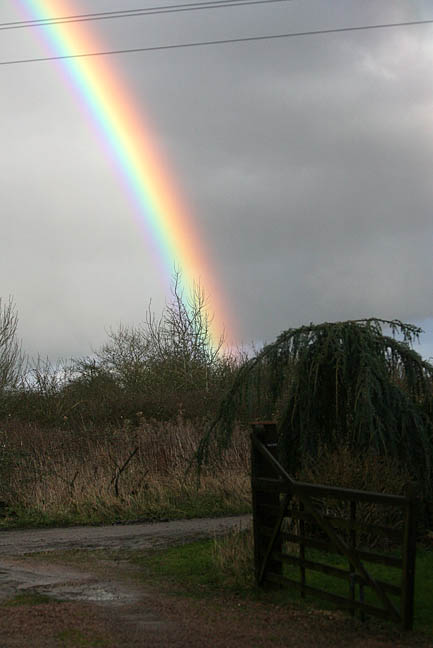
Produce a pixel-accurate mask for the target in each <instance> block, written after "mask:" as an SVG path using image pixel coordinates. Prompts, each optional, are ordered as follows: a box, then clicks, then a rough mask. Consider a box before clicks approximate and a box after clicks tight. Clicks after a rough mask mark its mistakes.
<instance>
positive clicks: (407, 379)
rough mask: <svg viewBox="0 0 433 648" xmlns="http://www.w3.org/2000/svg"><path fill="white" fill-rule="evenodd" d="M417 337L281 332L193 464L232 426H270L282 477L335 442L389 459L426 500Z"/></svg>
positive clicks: (424, 382) (354, 327) (392, 332)
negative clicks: (283, 471)
mask: <svg viewBox="0 0 433 648" xmlns="http://www.w3.org/2000/svg"><path fill="white" fill-rule="evenodd" d="M384 331H386V332H387V333H388V334H385V333H384ZM421 333H422V330H421V329H419V328H418V327H416V326H413V325H411V324H404V323H402V322H400V321H398V320H393V321H389V320H382V319H376V318H371V319H365V320H352V321H346V322H335V323H324V324H318V325H315V324H310V325H309V326H302V327H300V328H296V329H289V330H287V331H284V332H283V333H282V334H281V335H280V336H279V337H278V338H277V339H276V340H275V342H273V343H272V344H268V345H266V346H265V347H264V348H263V349H262V350H261V351H260V352H259V353H257V355H256V356H255V357H253V358H251V359H249V360H248V361H247V362H246V363H245V364H244V365H243V366H242V367H241V368H240V370H239V371H238V373H237V375H236V378H235V380H234V383H233V385H232V387H231V389H230V390H229V392H228V393H227V394H226V396H225V398H224V399H223V401H222V403H221V406H220V410H219V414H218V416H217V418H216V420H215V421H214V422H213V423H212V425H211V426H210V427H209V429H208V431H207V434H206V436H205V437H204V438H203V440H202V443H201V445H200V448H199V451H198V460H199V463H200V462H203V461H206V457H207V453H208V452H209V448H210V445H211V443H212V442H216V443H217V446H218V447H219V448H220V449H222V448H225V447H227V446H228V445H229V444H230V439H231V434H232V431H233V428H234V425H235V422H236V420H238V419H239V418H243V419H244V420H245V421H246V420H253V419H254V418H256V419H257V418H259V419H262V420H263V419H272V420H274V421H276V422H277V424H278V430H279V439H280V445H281V453H282V457H283V459H284V461H285V462H286V465H287V468H288V469H289V470H290V471H293V472H295V470H296V468H297V467H300V466H301V465H302V463H303V459H304V458H305V457H307V456H310V457H311V456H315V455H316V454H317V452H318V450H319V448H320V447H321V446H323V445H326V446H327V447H331V448H332V447H336V446H339V445H340V444H343V443H344V444H348V445H349V446H350V447H353V448H354V449H355V450H357V451H363V450H367V449H368V450H369V451H372V450H373V451H375V452H377V453H378V454H380V455H389V456H392V457H394V458H397V459H398V460H399V462H401V464H402V465H404V466H405V467H406V468H407V469H408V470H409V472H410V473H411V474H412V475H413V477H414V478H416V479H417V480H418V481H419V482H420V485H421V487H422V491H423V493H424V495H426V496H428V498H429V499H431V496H432V493H433V483H432V475H433V465H432V464H433V425H432V422H433V366H432V365H431V364H429V363H428V362H426V361H424V360H423V359H422V358H421V356H420V355H419V354H418V353H416V352H415V351H414V350H413V348H412V344H413V342H414V341H416V340H417V339H418V338H419V335H420V334H421Z"/></svg>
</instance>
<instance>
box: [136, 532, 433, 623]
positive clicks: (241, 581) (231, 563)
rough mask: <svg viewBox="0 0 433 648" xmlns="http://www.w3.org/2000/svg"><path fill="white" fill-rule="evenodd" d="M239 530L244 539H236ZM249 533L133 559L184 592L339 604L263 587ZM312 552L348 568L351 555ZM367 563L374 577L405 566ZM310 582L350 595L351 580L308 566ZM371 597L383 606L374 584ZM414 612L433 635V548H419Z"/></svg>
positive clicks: (293, 572)
mask: <svg viewBox="0 0 433 648" xmlns="http://www.w3.org/2000/svg"><path fill="white" fill-rule="evenodd" d="M236 535H237V536H239V538H240V540H239V539H236ZM246 538H247V534H245V533H243V534H242V533H237V534H230V536H228V537H227V538H225V539H224V538H222V539H218V540H206V541H200V542H194V543H192V544H187V545H183V546H177V547H171V548H170V549H165V550H157V551H154V552H151V553H144V554H143V553H138V552H135V553H134V554H132V555H131V557H130V560H131V561H132V562H133V563H134V564H136V565H138V566H139V567H140V575H141V577H142V578H143V579H145V580H148V579H151V580H153V581H154V580H157V581H161V582H166V583H169V584H170V590H171V591H174V592H175V593H179V594H182V595H189V596H193V597H201V598H202V597H203V596H204V595H209V596H212V595H215V594H224V593H228V592H230V593H234V592H235V593H236V595H237V596H239V597H241V598H248V599H255V600H262V601H267V602H269V603H275V604H279V605H281V604H284V603H291V604H295V605H297V606H300V607H302V608H306V607H309V606H311V605H313V606H314V607H317V608H319V609H325V610H327V609H328V610H335V609H336V608H337V607H338V606H335V605H334V604H332V603H331V602H327V601H324V600H323V599H320V598H319V597H315V596H313V595H310V594H309V595H308V596H307V598H306V599H302V598H301V597H300V594H299V592H298V591H297V590H296V589H295V588H290V587H287V588H282V589H271V588H257V587H256V586H255V584H254V579H253V560H252V552H251V551H250V549H251V546H252V543H251V544H250V546H248V545H247V542H246V540H245V539H246ZM237 542H241V543H242V546H241V547H240V551H239V552H238V554H237V553H236V551H235V549H236V543H237ZM224 543H225V544H224ZM246 551H248V552H249V553H248V555H247V559H248V564H247V563H245V556H243V554H245V553H246ZM307 558H309V559H311V560H315V561H316V562H322V563H325V564H332V565H334V566H338V567H341V568H344V569H347V561H345V560H344V559H342V558H341V557H339V556H334V555H332V554H325V553H322V552H318V551H310V552H308V555H307ZM242 562H244V565H243V566H242ZM240 564H241V567H239V565H240ZM366 566H367V568H368V570H369V572H370V573H371V574H372V576H373V577H375V578H377V579H380V580H382V581H386V582H389V583H393V584H396V585H398V584H399V578H400V575H401V571H400V570H398V569H395V568H391V567H390V568H388V567H385V566H382V565H377V564H368V565H366ZM299 573H300V570H299V567H294V566H293V567H292V566H286V565H285V566H284V574H285V575H287V576H288V577H290V578H292V579H294V580H297V581H299V580H300V575H299ZM307 584H309V585H311V586H313V587H317V588H320V589H324V590H327V591H329V592H332V593H335V594H340V595H342V596H347V595H348V590H349V586H348V583H347V582H346V581H344V580H341V579H338V578H333V577H332V576H328V575H326V574H322V573H320V572H313V571H311V570H309V571H307ZM365 600H366V602H368V603H370V604H372V605H377V606H378V607H382V606H381V604H380V602H379V601H378V600H377V599H376V598H375V594H374V593H373V592H371V590H370V588H365ZM395 604H396V605H397V607H398V599H395ZM414 616H415V618H414V629H415V630H418V631H422V632H425V633H428V634H431V635H433V551H432V550H430V549H425V548H423V547H419V548H418V550H417V564H416V583H415V615H414Z"/></svg>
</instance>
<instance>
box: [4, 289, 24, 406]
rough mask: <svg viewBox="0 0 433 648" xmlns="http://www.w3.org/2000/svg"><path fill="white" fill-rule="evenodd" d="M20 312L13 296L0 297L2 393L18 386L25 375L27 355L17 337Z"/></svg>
mask: <svg viewBox="0 0 433 648" xmlns="http://www.w3.org/2000/svg"><path fill="white" fill-rule="evenodd" d="M17 328H18V314H17V311H16V308H15V304H14V302H13V299H12V297H9V299H8V301H7V302H4V301H2V299H1V297H0V393H1V392H2V391H4V390H5V389H13V388H14V387H16V386H17V385H18V383H19V381H20V379H21V377H22V375H23V371H24V368H25V362H26V361H25V356H24V354H23V352H22V350H21V344H20V342H19V341H18V339H17Z"/></svg>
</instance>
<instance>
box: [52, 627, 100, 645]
mask: <svg viewBox="0 0 433 648" xmlns="http://www.w3.org/2000/svg"><path fill="white" fill-rule="evenodd" d="M56 639H57V640H58V641H59V642H60V643H59V646H70V647H71V648H106V646H108V645H110V644H109V642H107V640H106V639H103V638H102V637H88V636H86V635H85V634H84V632H82V631H81V630H77V629H75V628H70V629H67V630H62V632H59V633H58V634H57V636H56Z"/></svg>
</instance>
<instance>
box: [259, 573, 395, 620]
mask: <svg viewBox="0 0 433 648" xmlns="http://www.w3.org/2000/svg"><path fill="white" fill-rule="evenodd" d="M266 580H267V581H270V582H271V583H277V584H278V585H291V586H292V587H295V588H296V589H298V590H301V589H302V588H303V589H304V590H305V592H309V593H310V594H316V596H319V597H320V598H323V599H326V600H328V601H332V602H333V603H337V604H338V605H340V606H341V607H346V608H353V607H356V608H358V609H362V610H364V612H367V614H371V615H372V616H377V617H379V618H380V619H389V618H390V614H389V612H388V611H387V610H383V609H381V608H377V607H375V606H374V605H370V604H368V603H361V601H352V600H351V599H348V598H344V596H339V595H338V594H331V593H330V592H326V591H325V590H321V589H319V588H318V587H312V586H311V585H302V584H301V583H299V582H298V581H295V580H292V579H291V578H287V577H286V576H281V575H280V574H273V573H272V572H268V573H267V574H266Z"/></svg>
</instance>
